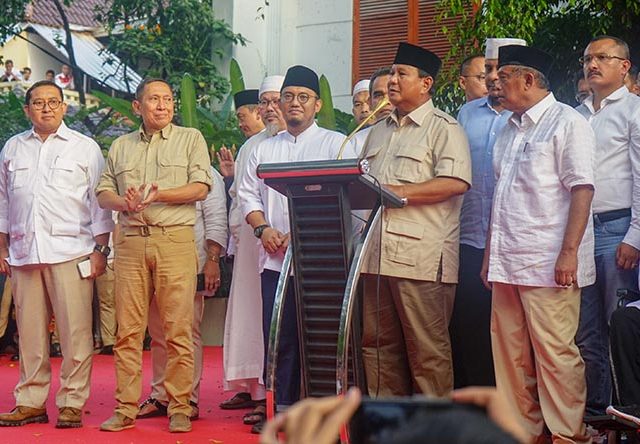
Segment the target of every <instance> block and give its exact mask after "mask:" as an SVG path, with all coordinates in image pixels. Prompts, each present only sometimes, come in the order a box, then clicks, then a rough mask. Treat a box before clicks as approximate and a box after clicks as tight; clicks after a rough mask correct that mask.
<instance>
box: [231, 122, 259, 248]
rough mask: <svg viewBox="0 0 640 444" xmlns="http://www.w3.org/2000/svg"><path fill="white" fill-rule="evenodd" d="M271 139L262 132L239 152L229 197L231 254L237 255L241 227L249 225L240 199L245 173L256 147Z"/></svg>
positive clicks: (246, 143) (249, 140)
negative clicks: (239, 191) (241, 183)
mask: <svg viewBox="0 0 640 444" xmlns="http://www.w3.org/2000/svg"><path fill="white" fill-rule="evenodd" d="M269 137H270V135H269V133H268V132H267V130H266V129H264V130H262V131H260V132H259V133H258V134H254V135H253V136H251V137H250V138H249V139H248V140H247V141H246V142H245V143H244V144H243V145H242V146H241V147H240V150H239V151H238V156H237V157H236V161H235V164H234V171H233V183H232V184H231V188H229V197H230V198H231V199H232V200H231V207H230V208H229V231H230V232H231V239H230V240H229V249H228V250H227V251H228V253H229V254H236V252H237V248H238V243H239V242H240V227H241V226H242V225H244V224H246V223H247V221H246V220H245V218H244V214H243V213H242V208H241V207H240V199H238V188H239V184H240V182H241V181H242V178H243V177H244V175H245V173H246V172H247V162H248V160H249V157H250V155H251V153H252V152H253V151H254V150H255V149H256V147H257V146H258V145H259V144H260V143H261V142H262V141H263V140H266V139H268V138H269ZM254 240H255V241H256V244H258V243H260V240H259V239H257V238H255V237H254Z"/></svg>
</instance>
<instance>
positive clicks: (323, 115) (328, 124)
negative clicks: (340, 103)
mask: <svg viewBox="0 0 640 444" xmlns="http://www.w3.org/2000/svg"><path fill="white" fill-rule="evenodd" d="M320 99H322V108H321V109H320V112H319V113H318V115H317V118H318V125H319V126H321V127H323V128H326V129H330V130H334V131H335V129H336V113H335V111H334V110H333V99H332V98H331V86H329V80H327V78H326V77H325V75H324V74H323V75H322V76H320Z"/></svg>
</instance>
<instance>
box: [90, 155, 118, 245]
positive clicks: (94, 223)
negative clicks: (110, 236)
mask: <svg viewBox="0 0 640 444" xmlns="http://www.w3.org/2000/svg"><path fill="white" fill-rule="evenodd" d="M87 148H88V149H87V152H89V153H90V156H89V170H88V172H89V177H88V180H89V190H94V189H96V188H97V187H98V183H99V181H100V180H101V178H102V174H101V173H102V172H103V170H104V165H105V161H104V158H103V157H102V151H100V147H99V146H98V145H97V144H96V143H92V144H91V145H90V146H89V147H87ZM88 194H89V211H90V212H91V225H90V226H89V228H90V229H91V234H93V236H94V237H95V236H98V235H100V234H104V233H111V232H112V231H113V229H114V228H115V224H114V223H113V218H112V217H111V210H104V209H102V208H100V205H99V204H98V198H97V194H96V193H93V192H89V193H88Z"/></svg>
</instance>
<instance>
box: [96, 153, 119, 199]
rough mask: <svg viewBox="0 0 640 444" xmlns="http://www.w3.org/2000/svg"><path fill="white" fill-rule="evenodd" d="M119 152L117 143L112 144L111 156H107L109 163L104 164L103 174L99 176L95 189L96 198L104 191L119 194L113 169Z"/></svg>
mask: <svg viewBox="0 0 640 444" xmlns="http://www.w3.org/2000/svg"><path fill="white" fill-rule="evenodd" d="M117 150H118V145H117V142H115V141H114V142H113V143H112V144H111V148H109V154H108V155H107V161H106V162H104V161H103V162H102V165H104V166H103V168H102V174H101V175H100V176H99V177H100V179H99V180H98V184H97V185H96V187H95V191H96V196H97V195H98V194H100V193H101V192H103V191H111V192H114V193H116V194H119V193H118V183H117V182H116V175H115V172H114V171H115V170H114V168H113V165H114V157H115V155H116V152H117Z"/></svg>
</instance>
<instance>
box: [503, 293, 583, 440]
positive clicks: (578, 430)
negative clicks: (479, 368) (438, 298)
mask: <svg viewBox="0 0 640 444" xmlns="http://www.w3.org/2000/svg"><path fill="white" fill-rule="evenodd" d="M579 312H580V289H579V288H577V287H573V288H540V287H524V286H518V285H508V284H500V283H494V284H493V292H492V307H491V345H492V347H493V361H494V365H495V370H496V382H497V387H498V390H499V391H501V392H502V393H503V394H504V395H505V397H506V398H507V401H508V402H509V404H510V407H511V410H512V411H513V412H515V414H516V415H518V416H519V419H520V421H521V423H522V425H523V427H524V428H525V430H526V431H527V433H528V434H529V440H528V442H538V440H540V439H541V436H542V432H543V427H544V424H545V423H546V425H547V427H548V428H549V430H550V431H551V434H552V436H553V442H554V443H589V442H591V438H590V437H588V436H587V435H586V433H585V426H584V424H583V423H582V417H583V415H584V409H585V402H586V383H585V376H584V362H583V361H582V358H581V357H580V353H579V351H578V347H577V346H576V343H575V335H576V331H577V329H578V316H579Z"/></svg>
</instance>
